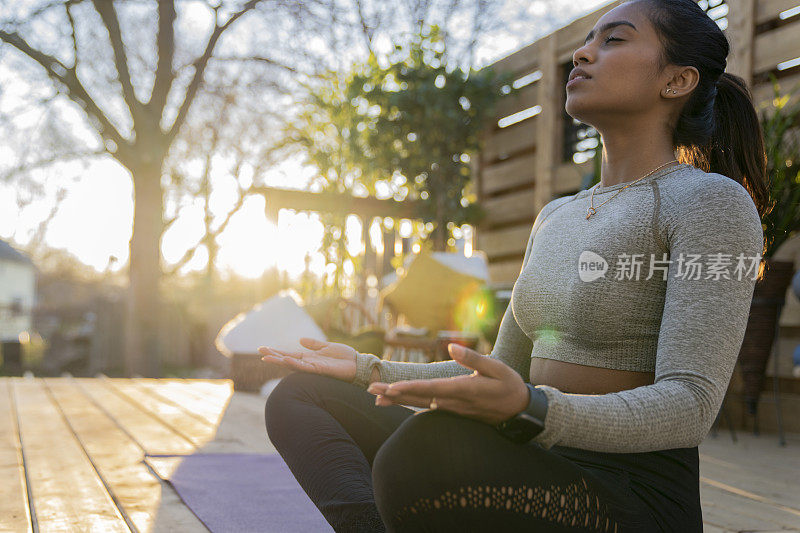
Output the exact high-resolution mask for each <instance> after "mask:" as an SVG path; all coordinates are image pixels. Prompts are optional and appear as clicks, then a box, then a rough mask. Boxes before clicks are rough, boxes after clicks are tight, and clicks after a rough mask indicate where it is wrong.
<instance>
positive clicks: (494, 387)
mask: <svg viewBox="0 0 800 533" xmlns="http://www.w3.org/2000/svg"><path fill="white" fill-rule="evenodd" d="M448 350H449V352H450V356H451V357H452V358H453V359H454V360H455V361H457V362H458V363H459V364H460V365H462V366H465V367H467V368H472V369H473V370H475V372H473V373H472V374H466V375H460V376H455V377H449V378H434V379H413V380H405V381H395V382H394V383H389V384H387V383H383V382H380V381H375V382H373V383H371V384H370V385H369V387H367V392H370V393H372V394H376V395H377V396H376V398H375V405H381V406H386V405H392V404H397V405H413V406H415V407H430V404H431V400H432V399H433V398H434V397H435V398H436V404H437V406H438V407H437V409H444V410H447V411H452V412H454V413H458V414H460V415H463V416H467V417H469V418H474V419H476V420H480V421H482V422H486V423H487V424H491V425H497V424H499V423H500V422H503V421H504V420H508V419H509V418H511V417H512V416H514V415H516V414H517V413H519V412H520V411H522V410H523V409H525V408H526V407H527V406H528V398H529V393H528V387H527V386H526V385H525V382H524V381H523V380H522V377H521V376H520V375H519V374H517V372H516V371H515V370H514V369H512V368H511V367H509V366H508V365H506V364H505V363H503V362H502V361H498V360H497V359H493V358H491V357H486V356H484V355H481V354H480V353H478V352H476V351H475V350H472V349H469V348H467V347H465V346H460V345H457V344H450V345H448Z"/></svg>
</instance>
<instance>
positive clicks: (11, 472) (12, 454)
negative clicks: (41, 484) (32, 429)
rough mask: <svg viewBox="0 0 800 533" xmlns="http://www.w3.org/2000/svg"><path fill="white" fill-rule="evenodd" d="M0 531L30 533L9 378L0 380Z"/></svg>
mask: <svg viewBox="0 0 800 533" xmlns="http://www.w3.org/2000/svg"><path fill="white" fill-rule="evenodd" d="M0 479H2V480H3V483H2V484H0V530H2V531H31V530H32V524H31V514H30V509H29V507H28V494H27V485H26V481H25V470H24V465H23V464H22V448H21V446H20V443H19V429H18V427H17V412H16V409H15V408H14V404H13V402H12V398H11V390H10V387H9V378H0Z"/></svg>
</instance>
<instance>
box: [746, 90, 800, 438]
mask: <svg viewBox="0 0 800 533" xmlns="http://www.w3.org/2000/svg"><path fill="white" fill-rule="evenodd" d="M770 80H771V82H772V86H773V91H774V98H773V99H772V100H770V101H769V102H765V104H764V105H762V106H761V109H760V110H759V111H760V117H761V118H760V122H761V126H762V129H763V133H764V147H765V150H766V153H767V175H768V179H769V185H768V190H769V205H770V207H769V208H768V209H767V212H766V213H764V214H763V215H762V217H761V220H762V226H763V228H764V241H765V247H764V252H763V263H764V264H763V268H764V271H763V276H762V277H761V278H760V279H759V280H758V281H757V282H756V286H755V291H754V293H753V303H752V306H751V308H750V318H749V320H748V323H747V330H746V332H745V338H744V342H743V343H742V348H741V351H740V353H739V360H738V362H739V367H740V370H741V373H742V379H743V382H744V387H743V399H744V403H745V407H746V411H747V413H748V414H750V415H752V416H753V417H754V426H753V430H754V433H758V419H757V409H758V399H759V396H760V393H761V390H762V388H763V384H764V371H765V369H766V365H767V360H768V359H769V356H770V353H771V352H772V347H773V342H774V340H775V337H776V328H777V322H778V319H779V318H780V311H781V309H782V306H783V304H784V298H785V296H786V289H787V287H788V286H789V284H790V283H791V280H792V276H793V274H794V264H793V262H791V261H778V260H775V259H774V258H773V257H772V256H773V254H774V253H775V251H776V250H777V249H778V248H779V247H780V246H781V245H782V244H783V243H784V242H785V241H786V240H788V239H789V238H791V237H792V236H793V235H795V234H796V233H797V231H798V230H800V137H798V133H797V131H798V126H800V101H794V102H793V103H792V100H793V98H794V96H795V95H796V94H797V89H798V87H800V85H798V86H795V88H794V89H793V90H791V91H789V92H788V93H786V94H781V91H780V86H779V84H778V82H777V79H776V78H775V77H774V76H772V75H770ZM775 379H777V376H775Z"/></svg>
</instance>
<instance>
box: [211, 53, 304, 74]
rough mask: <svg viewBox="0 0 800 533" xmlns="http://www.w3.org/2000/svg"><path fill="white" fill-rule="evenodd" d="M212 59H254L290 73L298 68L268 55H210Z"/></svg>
mask: <svg viewBox="0 0 800 533" xmlns="http://www.w3.org/2000/svg"><path fill="white" fill-rule="evenodd" d="M211 59H213V60H214V61H254V62H257V63H266V64H268V65H273V66H275V67H280V68H282V69H284V70H288V71H289V72H291V73H292V74H297V73H298V70H297V68H295V67H292V66H290V65H286V64H283V63H280V62H278V61H276V60H275V59H270V58H269V57H262V56H249V57H238V56H237V57H233V56H220V57H212V58H211Z"/></svg>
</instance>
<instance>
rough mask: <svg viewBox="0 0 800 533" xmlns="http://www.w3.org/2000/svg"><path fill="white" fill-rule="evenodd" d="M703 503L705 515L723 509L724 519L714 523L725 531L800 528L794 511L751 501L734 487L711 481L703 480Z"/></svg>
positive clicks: (701, 489)
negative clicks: (724, 528) (735, 529)
mask: <svg viewBox="0 0 800 533" xmlns="http://www.w3.org/2000/svg"><path fill="white" fill-rule="evenodd" d="M700 501H701V503H702V504H703V511H704V514H705V511H706V510H707V509H708V510H715V509H724V513H720V514H721V515H724V516H718V517H717V519H716V520H714V519H712V520H711V521H712V522H713V523H715V524H717V525H720V526H724V527H736V528H737V531H741V530H756V531H763V530H765V529H772V530H774V529H781V528H790V529H791V528H797V526H798V524H800V515H798V514H795V512H794V510H792V509H790V510H786V509H785V508H783V507H780V506H775V505H771V504H769V503H765V502H763V501H759V500H757V499H754V498H752V497H751V496H750V495H748V493H746V492H745V491H740V490H737V489H736V488H735V487H732V486H731V485H728V484H725V483H721V482H717V481H714V480H708V479H706V478H704V477H703V476H700Z"/></svg>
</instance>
